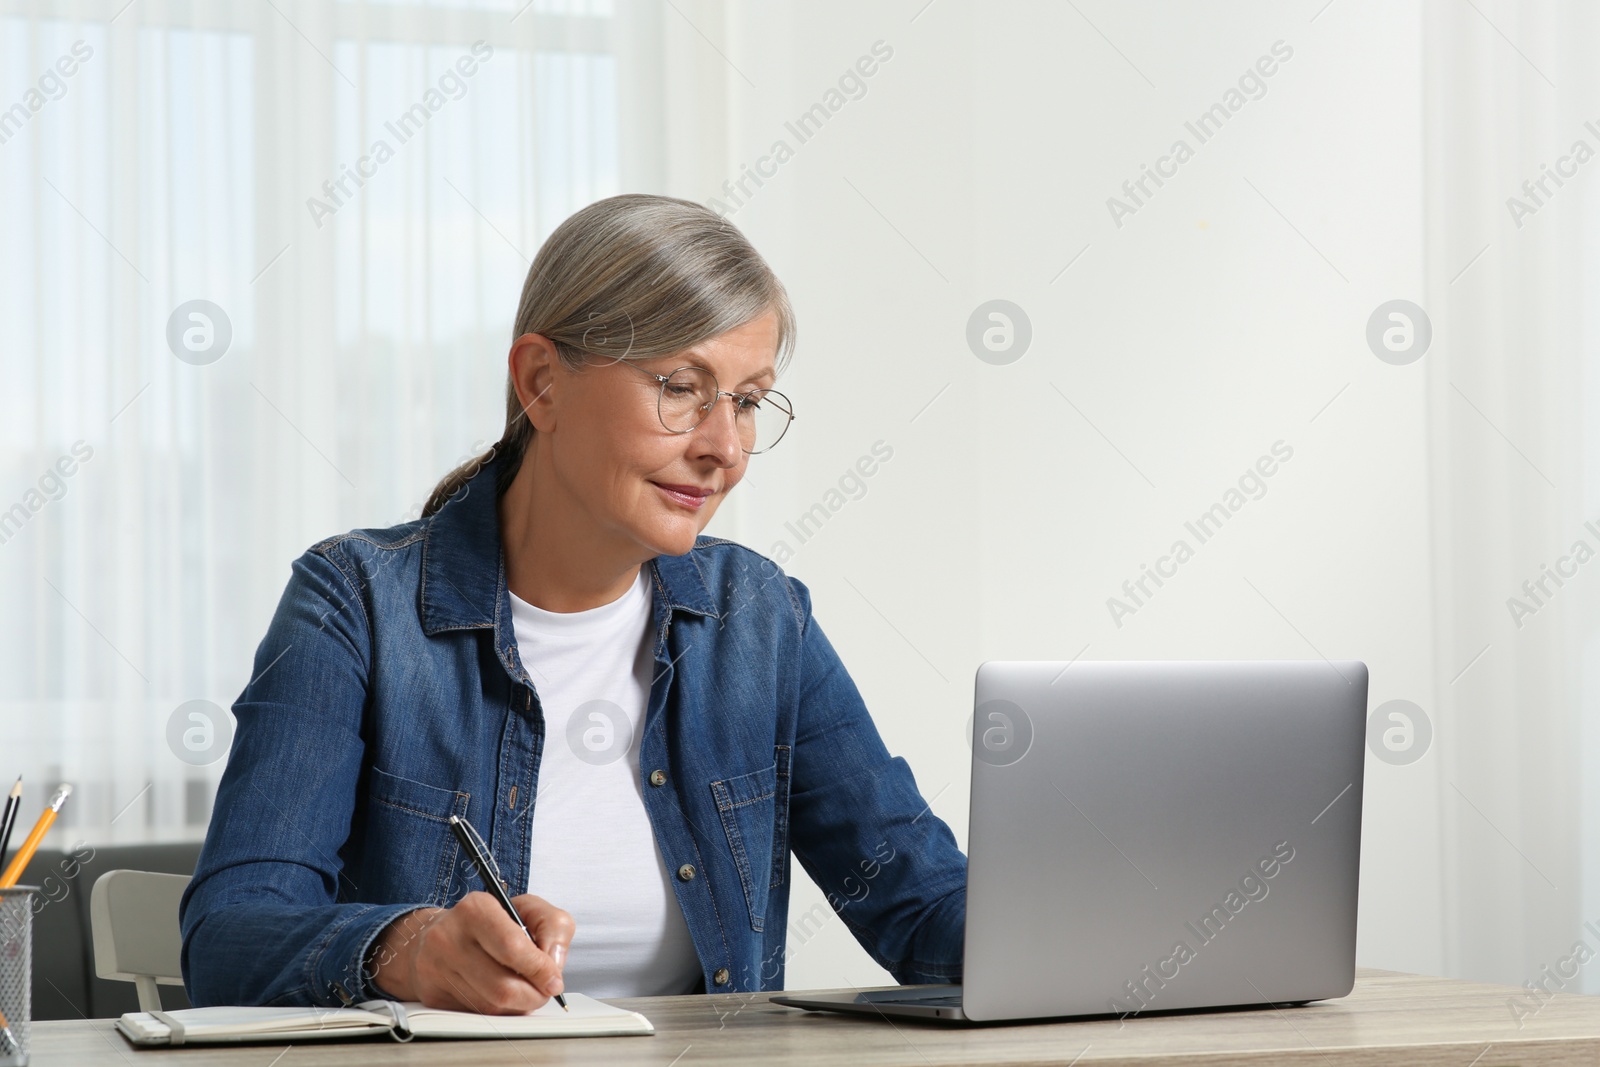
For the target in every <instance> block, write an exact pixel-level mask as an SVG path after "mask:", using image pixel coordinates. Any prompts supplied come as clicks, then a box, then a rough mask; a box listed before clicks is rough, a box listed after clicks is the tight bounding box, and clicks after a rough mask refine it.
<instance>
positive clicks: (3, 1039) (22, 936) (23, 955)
mask: <svg viewBox="0 0 1600 1067" xmlns="http://www.w3.org/2000/svg"><path fill="white" fill-rule="evenodd" d="M38 891H39V890H38V887H37V886H14V887H13V888H11V889H0V1014H3V1015H4V1019H3V1020H0V1022H3V1023H4V1025H3V1026H0V1067H25V1065H26V1064H27V1062H28V1032H29V1030H30V1029H31V1026H30V1021H31V1020H32V1018H33V904H34V901H33V897H34V894H35V893H37V892H38Z"/></svg>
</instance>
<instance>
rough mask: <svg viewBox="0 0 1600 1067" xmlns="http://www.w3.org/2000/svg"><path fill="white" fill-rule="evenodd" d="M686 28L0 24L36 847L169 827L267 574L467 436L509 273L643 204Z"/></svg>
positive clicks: (289, 19)
mask: <svg viewBox="0 0 1600 1067" xmlns="http://www.w3.org/2000/svg"><path fill="white" fill-rule="evenodd" d="M683 8H684V10H685V11H687V12H689V13H690V14H691V15H693V14H695V13H696V12H697V10H698V9H697V8H696V6H695V5H692V4H686V5H683ZM691 32H692V31H691V30H690V28H689V27H687V26H677V25H674V26H671V27H668V28H666V29H664V28H663V16H662V11H661V9H660V7H659V5H658V4H654V3H644V2H640V3H626V2H622V0H619V2H618V3H617V4H615V5H613V3H611V2H610V0H587V2H586V0H568V2H561V0H532V2H531V3H524V0H476V2H473V0H457V2H453V3H445V2H431V3H423V2H421V0H417V2H410V3H407V2H386V3H377V2H373V3H363V2H348V3H342V2H341V3H332V2H311V0H271V2H255V0H250V2H244V0H240V2H227V3H222V2H217V3H203V4H202V3H177V2H171V3H162V2H159V0H140V2H138V3H134V4H128V5H125V4H124V0H112V2H105V3H93V2H81V3H75V2H68V0H61V2H53V0H20V2H19V0H6V2H4V3H0V109H5V110H4V111H3V112H0V203H4V204H6V205H7V207H6V210H5V212H4V215H3V217H0V323H3V324H4V326H3V328H4V338H3V340H0V361H3V368H0V439H3V440H4V442H5V443H4V448H3V451H0V607H3V609H4V610H3V611H0V778H3V779H4V780H5V784H6V787H9V785H10V781H11V778H12V776H14V775H15V774H17V773H19V772H25V773H26V776H27V777H26V793H25V805H24V807H25V809H26V810H34V809H35V808H36V807H37V806H39V805H40V804H42V802H43V799H44V796H45V793H46V791H47V790H49V789H51V788H53V787H54V785H55V784H56V782H57V781H58V780H65V781H71V782H73V783H74V784H75V785H76V788H77V792H76V793H75V795H74V797H73V799H72V800H71V801H70V802H69V804H68V805H67V807H66V809H65V811H64V813H63V817H62V820H61V822H60V824H59V825H60V826H61V829H60V830H59V831H56V832H54V833H53V835H52V841H53V842H54V843H57V844H63V845H64V844H65V843H67V842H68V841H70V840H72V839H75V838H78V837H84V838H87V839H89V840H92V841H95V842H110V841H137V840H146V839H174V838H197V837H199V836H200V835H202V834H203V833H204V829H205V825H206V821H207V819H208V816H209V806H210V800H211V797H212V795H213V792H214V789H215V783H216V780H217V778H218V777H219V776H220V773H221V770H222V767H223V766H224V762H223V759H222V756H223V755H224V754H225V751H226V735H227V732H228V729H229V728H228V726H227V715H226V713H225V709H227V708H228V707H229V706H230V705H231V704H232V702H233V700H234V699H235V698H236V697H237V695H238V693H239V691H240V689H241V688H242V687H243V686H244V684H245V682H246V681H247V680H248V678H249V673H250V670H251V663H252V658H253V655H254V652H255V648H256V646H257V644H258V643H259V641H260V640H261V637H262V635H263V633H264V632H265V629H266V626H267V623H268V620H269V619H270V618H271V614H272V611H273V609H274V607H275V605H276V602H277V599H278V596H279V594H280V593H281V591H282V588H283V584H284V582H285V580H286V579H287V577H288V574H289V570H288V566H289V562H290V561H291V560H292V559H293V558H294V557H295V556H297V555H299V554H300V553H301V552H302V551H304V550H305V549H306V548H307V547H309V546H310V545H311V544H313V543H314V542H315V541H317V540H319V539H321V538H323V537H326V536H328V535H331V534H334V533H338V532H342V531H344V530H347V529H350V528H352V527H360V526H387V525H390V524H393V523H396V522H399V521H402V520H404V519H408V518H412V517H415V516H416V515H417V514H418V512H419V509H420V504H421V502H422V501H423V500H424V499H425V497H426V494H427V493H428V491H429V490H430V489H431V487H432V485H433V483H434V482H435V480H436V479H437V478H439V477H440V476H441V475H442V474H443V473H444V472H445V471H446V470H448V469H449V468H450V467H452V466H453V465H455V464H456V463H457V462H459V461H460V460H461V459H463V458H465V457H466V456H467V455H468V454H469V453H471V452H473V451H476V450H478V449H481V448H482V447H484V446H485V443H486V442H491V441H493V440H494V439H495V438H496V437H497V436H498V434H499V432H500V428H501V424H502V422H503V411H502V404H503V401H502V400H501V396H502V390H503V382H504V375H505V371H504V358H505V352H506V348H507V346H508V343H509V340H510V334H511V327H512V322H513V319H514V315H515V311H516V304H517V299H518V294H519V292H520V289H521V285H522V281H523V277H524V275H525V273H526V271H527V268H528V263H529V258H530V257H531V256H532V255H533V253H534V252H535V251H536V250H537V248H538V246H539V244H540V242H541V241H542V240H543V239H544V237H545V235H546V234H547V233H548V232H549V231H550V229H552V228H553V227H554V226H555V225H556V224H557V223H559V222H560V221H561V220H562V219H563V218H564V217H565V216H566V215H568V214H570V213H571V212H572V211H573V210H575V209H577V208H578V207H580V206H582V205H583V204H586V203H588V202H590V201H592V200H594V199H597V198H599V197H602V196H606V195H610V194H612V193H615V192H619V191H622V190H623V189H625V188H654V187H656V186H657V185H658V184H659V183H661V182H662V181H665V180H670V178H671V175H672V173H674V169H675V167H676V166H677V164H675V163H674V161H673V159H672V158H671V157H670V155H669V154H668V152H667V150H666V145H667V138H666V137H665V135H664V134H663V132H662V115H663V113H664V111H665V109H666V108H667V107H668V106H670V105H671V103H672V102H673V101H678V102H680V103H681V102H687V103H689V104H690V105H691V106H699V104H700V101H699V100H698V98H697V96H696V94H697V93H698V92H700V91H701V90H700V89H698V88H697V87H696V85H695V83H694V73H695V68H694V67H693V65H692V64H686V63H685V62H684V61H683V60H681V59H679V58H676V55H675V52H674V49H676V48H681V47H683V46H684V42H685V40H686V35H688V34H690V33H691ZM680 83H681V84H680ZM713 133H714V130H713ZM683 146H684V148H685V149H686V150H688V151H690V152H691V153H692V152H693V150H694V147H695V141H694V139H692V138H689V139H685V141H684V142H683ZM358 176H359V181H358V180H357V177H358ZM197 301H200V302H204V303H195V302H197ZM175 313H176V314H175ZM224 338H226V347H225V349H224V348H223V342H224ZM195 702H201V703H195ZM208 709H215V711H218V712H221V714H220V715H217V714H210V715H209V716H208ZM196 715H198V716H199V717H198V718H197V717H195V716H196Z"/></svg>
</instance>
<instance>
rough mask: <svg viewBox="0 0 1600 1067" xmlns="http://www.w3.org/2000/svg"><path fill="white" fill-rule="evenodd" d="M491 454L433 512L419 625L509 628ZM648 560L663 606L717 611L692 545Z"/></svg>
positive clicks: (432, 630)
mask: <svg viewBox="0 0 1600 1067" xmlns="http://www.w3.org/2000/svg"><path fill="white" fill-rule="evenodd" d="M499 462H500V461H499V459H498V458H497V459H493V460H490V461H489V462H488V463H485V464H484V465H483V466H482V467H480V468H479V469H478V472H477V473H476V474H475V475H473V476H472V478H471V479H469V480H468V481H467V483H466V485H464V486H463V487H462V488H461V489H460V490H458V491H457V492H456V494H455V495H454V496H452V497H451V498H450V499H449V500H448V501H446V503H445V505H444V506H443V507H442V508H440V509H439V510H438V511H437V512H435V513H434V515H433V517H432V518H431V519H430V520H429V523H428V528H427V531H426V533H424V535H423V539H422V591H421V599H420V605H421V607H420V611H421V616H422V632H423V633H425V634H427V635H429V636H430V637H431V636H433V635H434V634H437V633H443V632H444V631H447V630H465V629H476V628H482V627H493V628H494V629H495V630H496V631H497V632H499V631H500V630H501V629H502V627H501V622H502V620H503V621H504V628H505V630H506V632H509V628H510V617H511V598H510V596H509V595H508V594H507V591H506V571H505V555H504V553H503V551H502V546H501V543H500V520H499V511H498V509H497V508H496V507H495V502H496V494H495V467H496V465H497V464H498V463H499ZM645 566H647V567H649V568H650V569H651V571H652V573H653V576H654V579H653V580H654V583H655V591H656V595H657V597H658V598H659V599H660V601H661V602H662V603H664V604H665V605H666V608H667V610H668V611H687V612H691V613H693V614H696V615H709V616H711V617H712V618H716V617H717V610H716V605H715V604H714V602H713V601H712V598H711V591H710V589H709V588H708V587H707V585H706V580H705V575H704V574H702V573H701V571H700V566H699V564H697V563H696V562H695V559H694V551H693V550H692V549H691V550H690V551H689V552H686V553H684V554H683V555H681V556H656V557H655V558H654V559H652V560H649V561H648V562H647V563H646V564H645Z"/></svg>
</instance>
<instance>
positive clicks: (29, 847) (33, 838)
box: [0, 784, 72, 889]
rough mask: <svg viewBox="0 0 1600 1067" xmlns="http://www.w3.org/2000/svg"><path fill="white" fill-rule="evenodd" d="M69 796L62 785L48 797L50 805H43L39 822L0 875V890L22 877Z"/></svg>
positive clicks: (15, 882)
mask: <svg viewBox="0 0 1600 1067" xmlns="http://www.w3.org/2000/svg"><path fill="white" fill-rule="evenodd" d="M71 795H72V787H71V786H70V785H66V784H62V785H59V786H57V787H56V791H55V792H54V793H52V794H51V795H50V803H49V804H47V805H45V809H44V813H43V814H42V815H40V816H39V821H38V822H36V823H34V824H33V830H32V831H31V832H30V833H29V834H28V838H27V840H25V841H23V842H22V847H21V848H19V849H17V854H16V856H15V857H13V858H12V860H11V866H9V867H7V868H6V873H5V874H0V889H10V888H11V887H12V886H14V885H16V884H17V879H19V878H21V877H22V872H23V869H24V868H26V867H27V866H28V861H29V860H31V859H33V854H34V853H35V852H37V851H39V842H41V841H43V840H44V835H45V832H46V831H47V830H49V829H50V824H51V823H53V822H55V821H56V812H58V811H60V810H61V805H62V804H65V803H66V801H67V797H69V796H71Z"/></svg>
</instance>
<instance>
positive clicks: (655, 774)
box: [650, 769, 667, 785]
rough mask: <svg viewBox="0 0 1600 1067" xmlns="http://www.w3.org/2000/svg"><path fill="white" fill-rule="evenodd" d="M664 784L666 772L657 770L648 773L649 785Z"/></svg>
mask: <svg viewBox="0 0 1600 1067" xmlns="http://www.w3.org/2000/svg"><path fill="white" fill-rule="evenodd" d="M666 782H667V772H666V771H663V770H659V769H658V770H654V771H651V772H650V784H651V785H665V784H666Z"/></svg>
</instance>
